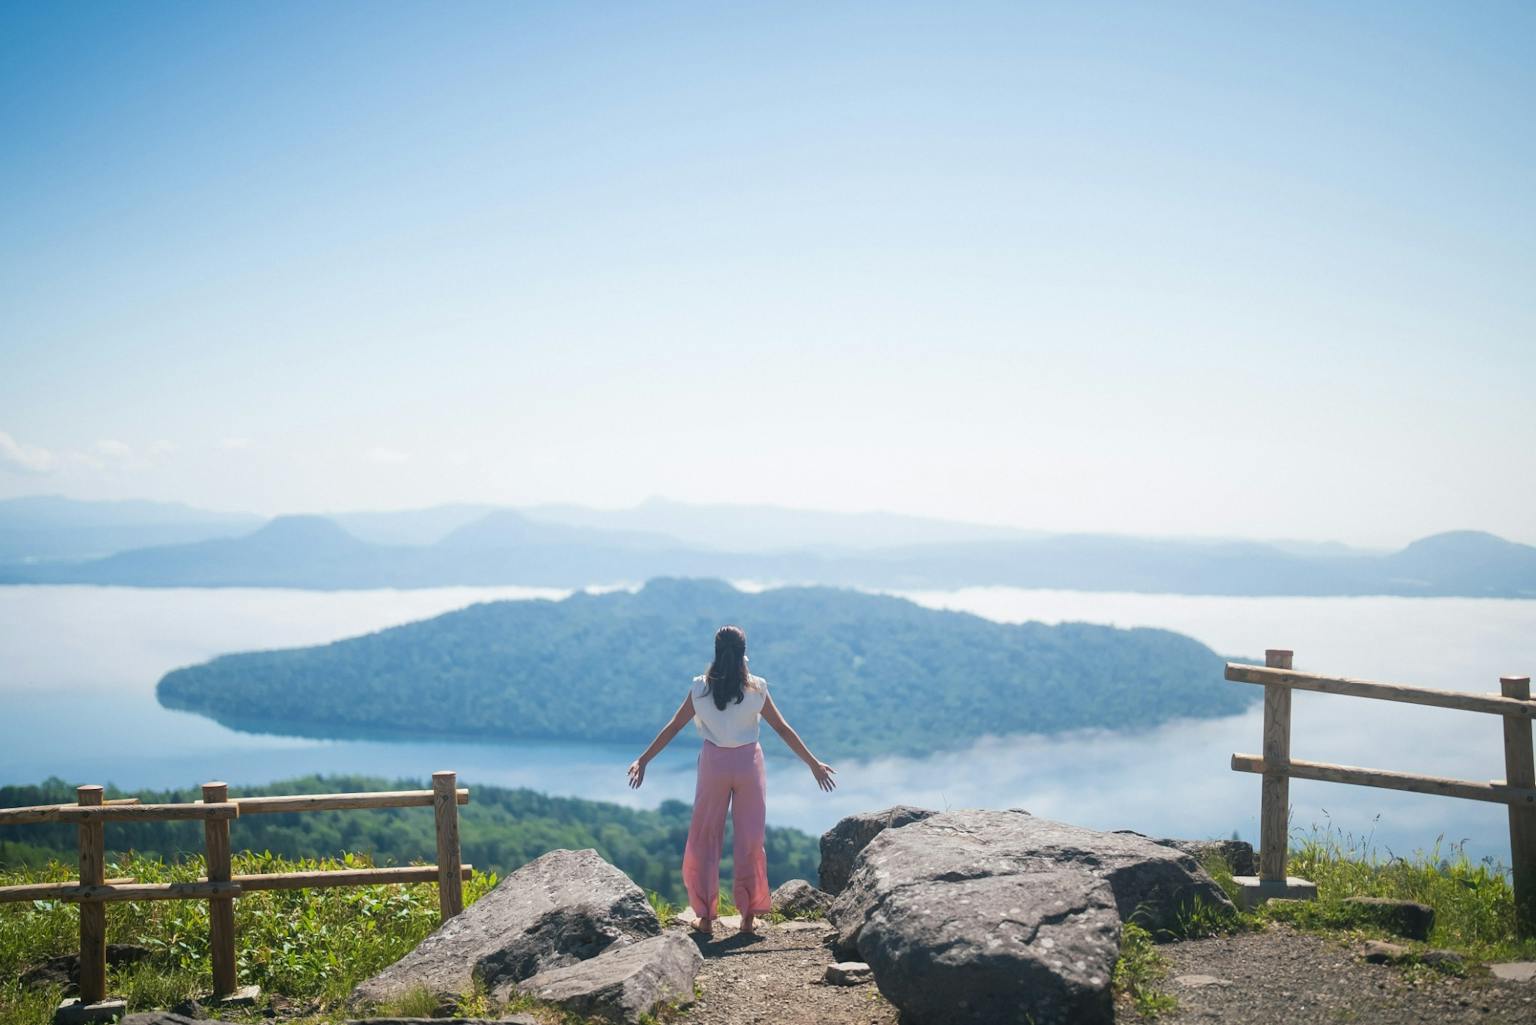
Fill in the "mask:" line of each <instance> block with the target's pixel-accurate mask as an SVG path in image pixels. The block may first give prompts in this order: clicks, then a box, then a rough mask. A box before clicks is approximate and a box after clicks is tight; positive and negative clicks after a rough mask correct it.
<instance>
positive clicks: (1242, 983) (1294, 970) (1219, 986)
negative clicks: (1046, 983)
mask: <svg viewBox="0 0 1536 1025" xmlns="http://www.w3.org/2000/svg"><path fill="white" fill-rule="evenodd" d="M1160 950H1161V953H1162V954H1163V956H1164V957H1165V958H1167V960H1168V963H1169V969H1170V970H1169V972H1168V979H1167V981H1166V982H1165V983H1164V985H1163V988H1164V989H1165V990H1166V991H1167V992H1168V993H1170V994H1171V995H1172V996H1174V997H1175V998H1177V999H1178V1001H1179V1009H1178V1010H1177V1011H1175V1012H1174V1013H1173V1014H1171V1015H1168V1016H1167V1017H1166V1018H1163V1019H1159V1020H1160V1021H1166V1022H1170V1023H1174V1025H1181V1023H1186V1022H1187V1023H1191V1025H1192V1023H1196V1022H1211V1023H1218V1022H1219V1023H1221V1025H1327V1023H1331V1022H1359V1023H1361V1025H1408V1023H1421V1022H1435V1023H1440V1022H1445V1023H1448V1025H1465V1023H1472V1022H1476V1023H1479V1025H1493V1023H1499V1025H1503V1023H1506V1022H1507V1023H1510V1025H1515V1023H1519V1025H1531V1023H1532V1022H1536V982H1503V981H1500V980H1498V979H1493V978H1490V977H1487V976H1480V977H1479V976H1475V975H1474V976H1472V977H1469V978H1464V979H1462V978H1455V977H1452V976H1443V975H1439V974H1437V973H1435V972H1432V971H1429V970H1425V969H1418V970H1414V971H1411V972H1405V971H1404V970H1403V969H1401V968H1394V967H1391V966H1388V965H1373V964H1366V963H1365V962H1363V961H1361V960H1360V950H1359V948H1358V947H1354V946H1347V945H1344V944H1342V943H1340V942H1338V941H1334V940H1329V939H1325V938H1323V937H1320V936H1315V935H1310V934H1308V933H1301V932H1297V931H1295V930H1293V929H1289V928H1287V927H1285V926H1280V925H1277V926H1272V927H1271V928H1269V929H1267V930H1265V931H1263V932H1258V933H1242V934H1238V935H1235V936H1222V937H1217V938H1215V939H1208V940H1187V941H1185V942H1183V943H1171V944H1168V945H1167V946H1164V947H1162V948H1160ZM1181 976H1184V977H1186V978H1185V979H1184V980H1183V981H1182V982H1181V981H1180V977H1181ZM1189 976H1194V977H1195V978H1193V979H1190V978H1188V977H1189ZM1201 977H1204V978H1201ZM1208 979H1215V980H1219V981H1215V982H1210V981H1206V980H1208ZM1117 1011H1118V1012H1119V1013H1118V1014H1117V1015H1116V1017H1117V1018H1118V1019H1119V1020H1120V1021H1125V1022H1131V1021H1140V1020H1141V1019H1140V1017H1139V1016H1138V1015H1137V1014H1136V1013H1135V1011H1134V1009H1133V1008H1131V1007H1130V1006H1129V1005H1127V1004H1125V1003H1124V1002H1122V1003H1121V1005H1120V1006H1119V1007H1118V1008H1117Z"/></svg>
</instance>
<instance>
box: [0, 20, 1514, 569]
mask: <svg viewBox="0 0 1536 1025" xmlns="http://www.w3.org/2000/svg"><path fill="white" fill-rule="evenodd" d="M0 53H3V57H0V139H3V140H4V141H3V143H0V145H3V146H4V157H3V159H0V497H4V496H9V495H20V494H33V493H40V492H48V493H64V494H70V495H76V496H79V497H153V498H163V499H177V500H183V501H189V502H193V503H196V504H201V505H206V506H211V507H219V508H250V509H255V510H258V511H266V512H277V511H296V510H326V509H340V508H359V507H404V506H416V505H427V504H433V503H437V502H442V501H456V500H470V501H497V502H509V503H531V502H539V501H575V502H583V503H588V504H595V505H608V506H619V505H627V504H631V503H633V502H636V501H639V500H641V499H643V498H645V497H646V496H649V495H653V494H660V495H666V496H669V497H672V498H678V499H684V500H696V501H726V502H760V501H767V502H775V503H779V504H787V505H800V506H809V507H819V508H830V509H849V510H852V509H870V508H883V509H890V510H896V511H904V512H912V513H923V514H931V515H939V516H949V517H957V518H967V519H975V520H981V521H988V522H998V523H1009V524H1016V525H1019V526H1024V527H1030V528H1040V529H1060V530H1110V531H1119V532H1131V533H1143V534H1220V535H1244V536H1261V537H1303V538H1336V539H1341V540H1346V541H1352V542H1356V543H1362V544H1394V543H1400V542H1403V541H1407V540H1409V539H1411V538H1413V537H1416V536H1420V535H1423V534H1427V533H1431V532H1434V531H1437V530H1444V529H1453V528H1460V527H1479V528H1483V529H1489V530H1494V531H1496V532H1499V533H1502V534H1504V535H1506V536H1509V537H1513V538H1516V539H1519V540H1524V541H1527V542H1536V515H1533V514H1532V512H1531V509H1532V508H1533V507H1536V474H1533V473H1532V470H1533V469H1536V466H1533V463H1536V459H1533V457H1532V454H1531V453H1533V452H1536V415H1533V413H1532V409H1531V405H1530V395H1531V386H1532V383H1533V381H1536V289H1533V288H1532V287H1531V285H1530V283H1531V282H1532V281H1533V280H1536V241H1533V240H1536V190H1533V189H1532V188H1531V187H1530V183H1531V181H1532V180H1536V176H1533V170H1536V168H1533V164H1536V159H1533V158H1536V134H1533V133H1532V132H1531V131H1530V111H1531V109H1532V107H1533V101H1536V8H1533V7H1531V6H1530V5H1516V4H1511V5H1500V4H1492V3H1488V4H1475V5H1452V4H1423V5H1415V4H1401V3H1397V4H1380V5H1376V4H1350V5H1325V4H1317V5H1308V4H1284V5H1252V6H1248V5H1242V4H1159V5H1096V4H1087V5H1084V4H1060V5H1029V4H1000V5H989V4H968V5H949V4H943V5H941V4H928V5H902V4H889V3H882V4H823V5H812V4H781V5H766V4H764V5H756V4H740V5H737V4H733V5H705V4H585V5H553V4H548V5H535V4H452V5H427V4H388V3H369V4H358V5H353V4H325V5H302V4H281V3H268V4H260V5H257V4H245V5H233V4H187V5H182V4H166V3H141V4H133V5H127V4H89V3H86V4H75V5H56V4H33V5H28V4H20V3H13V4H9V5H7V6H5V7H4V8H3V11H0Z"/></svg>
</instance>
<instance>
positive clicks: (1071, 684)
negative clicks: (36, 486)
mask: <svg viewBox="0 0 1536 1025" xmlns="http://www.w3.org/2000/svg"><path fill="white" fill-rule="evenodd" d="M723 623H739V624H741V625H743V626H745V627H746V629H747V632H748V635H749V650H750V654H751V659H752V668H753V670H754V671H755V672H757V673H758V674H759V675H762V676H764V677H766V678H767V679H768V681H769V683H770V686H771V689H772V693H773V694H774V696H775V701H776V702H777V704H778V706H779V708H780V710H781V711H782V712H783V713H784V715H785V716H786V717H787V718H788V719H789V721H790V722H791V724H793V725H794V726H795V727H796V728H797V729H798V730H799V732H800V734H801V736H802V737H804V738H805V740H806V741H807V743H809V744H810V745H811V747H812V749H813V750H815V751H816V752H817V753H818V754H819V755H821V756H823V757H827V758H841V757H848V756H863V757H878V756H883V755H921V754H925V753H929V752H933V751H938V750H944V749H953V748H957V747H961V746H964V745H965V744H967V743H969V742H970V741H972V740H974V739H976V738H977V737H980V736H983V735H985V734H1006V733H1031V732H1038V733H1055V732H1059V731H1063V730H1071V729H1081V728H1087V727H1106V728H1112V729H1113V728H1141V727H1147V726H1151V725H1154V724H1157V723H1160V722H1166V721H1168V720H1170V719H1175V718H1180V717H1189V716H1192V717H1205V716H1218V715H1231V714H1236V713H1238V712H1241V711H1242V710H1244V709H1245V708H1247V707H1249V706H1250V704H1251V703H1252V702H1253V701H1254V700H1256V694H1255V693H1254V692H1253V688H1245V687H1233V686H1232V685H1230V684H1227V683H1224V682H1223V681H1222V660H1221V659H1220V658H1219V657H1218V656H1217V655H1216V654H1215V653H1214V652H1212V651H1211V650H1210V649H1209V648H1207V647H1205V646H1204V645H1203V644H1200V643H1199V642H1198V641H1195V640H1193V639H1192V638H1189V637H1185V636H1183V635H1181V634H1176V633H1172V632H1170V631H1167V630H1151V629H1135V630H1121V629H1116V628H1114V627H1108V626H1094V625H1088V624H1083V623H1063V624H1061V625H1058V626H1047V625H1045V624H1043V623H1017V624H1005V623H996V622H992V621H990V620H986V619H982V618H981V617H979V616H973V615H968V614H965V613H959V612H945V611H937V610H934V609H928V608H924V607H922V606H919V605H916V604H914V603H912V602H909V601H906V600H903V599H900V598H893V597H886V596H882V595H871V594H863V593H860V592H855V591H842V590H834V589H830V588H819V587H795V588H781V589H776V590H771V591H765V592H762V593H759V594H749V593H744V592H741V591H738V590H736V589H734V588H732V587H731V586H729V585H727V584H723V583H720V582H717V581H707V580H653V581H651V582H650V583H648V584H647V585H646V586H645V587H644V588H643V589H642V590H640V591H639V592H638V593H629V592H624V591H621V592H614V593H609V594H600V595H594V594H584V593H578V594H575V595H572V596H571V597H570V598H567V599H566V600H564V601H559V602H551V601H509V602H494V603H488V604H482V605H474V606H471V607H470V608H467V609H463V610H460V611H457V612H451V613H448V614H447V615H443V616H439V617H437V618H435V619H429V620H425V621H423V622H418V623H410V624H407V625H405V626H400V627H395V628H393V629H389V630H383V631H380V632H378V633H374V634H369V635H367V636H364V637H357V638H351V639H348V640H343V641H337V642H335V643H332V644H326V645H321V646H318V647H311V648H297V649H291V650H286V651H264V652H252V653H246V654H237V655H226V656H223V657H220V658H216V659H214V660H212V661H210V662H206V663H204V664H202V665H198V666H192V667H189V668H185V669H178V670H176V671H174V672H172V673H169V674H168V675H167V676H166V677H165V678H164V679H162V680H161V681H160V684H159V689H158V693H159V697H160V701H161V702H162V703H163V704H165V705H166V706H167V707H170V708H177V709H184V710H187V711H193V712H200V713H203V714H205V715H208V716H211V717H213V718H215V719H217V720H218V721H220V722H222V723H224V724H226V725H229V726H233V727H235V728H244V729H248V730H260V731H263V732H277V733H290V734H301V735H310V736H324V737H345V736H353V735H358V734H364V735H366V734H370V733H372V734H385V735H395V736H404V737H419V736H423V735H427V734H430V733H439V734H448V735H454V736H489V737H495V738H498V739H552V740H584V741H619V742H631V743H638V744H643V743H644V742H646V741H647V740H649V739H650V738H651V737H652V736H653V735H654V734H655V732H656V730H657V729H658V728H659V727H660V726H661V724H662V723H663V722H665V720H666V718H667V716H668V715H670V714H671V713H672V711H673V709H675V708H676V707H677V705H678V703H679V701H681V700H682V698H683V696H684V695H685V694H686V693H687V691H688V686H689V684H688V681H689V680H690V679H691V678H692V677H693V676H694V675H696V674H698V673H700V672H702V671H703V670H704V668H705V666H706V664H707V663H708V661H709V658H710V656H711V655H712V654H713V650H714V649H713V645H712V640H711V638H712V635H713V633H714V631H715V628H716V627H718V626H720V625H721V624H723ZM774 743H776V742H773V741H768V742H766V746H770V747H771V746H773V744H774Z"/></svg>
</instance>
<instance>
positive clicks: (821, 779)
mask: <svg viewBox="0 0 1536 1025" xmlns="http://www.w3.org/2000/svg"><path fill="white" fill-rule="evenodd" d="M811 775H812V776H815V777H816V785H817V786H819V787H821V789H823V790H825V791H826V792H827V793H829V794H830V793H831V792H832V791H834V790H836V789H837V780H835V779H833V778H832V777H833V776H836V775H837V770H836V769H834V768H832V766H830V765H828V764H827V763H826V762H817V763H816V764H815V765H813V766H811Z"/></svg>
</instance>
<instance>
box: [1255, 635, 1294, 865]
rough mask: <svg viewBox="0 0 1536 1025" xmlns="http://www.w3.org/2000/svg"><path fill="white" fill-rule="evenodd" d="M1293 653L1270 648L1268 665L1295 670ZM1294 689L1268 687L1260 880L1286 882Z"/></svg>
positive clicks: (1261, 803) (1265, 699) (1266, 661)
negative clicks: (1292, 698)
mask: <svg viewBox="0 0 1536 1025" xmlns="http://www.w3.org/2000/svg"><path fill="white" fill-rule="evenodd" d="M1291 657H1292V652H1289V651H1286V650H1285V649H1283V648H1270V649H1269V650H1268V651H1266V652H1264V665H1265V666H1267V667H1268V668H1270V669H1289V668H1291ZM1290 761H1291V688H1289V687H1281V686H1279V685H1278V684H1273V683H1266V684H1265V685H1264V789H1263V796H1262V797H1261V799H1260V804H1259V878H1260V879H1261V880H1264V881H1266V882H1279V883H1284V882H1285V857H1286V851H1287V849H1288V847H1289V845H1290V817H1291V776H1290V768H1289V765H1290Z"/></svg>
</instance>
